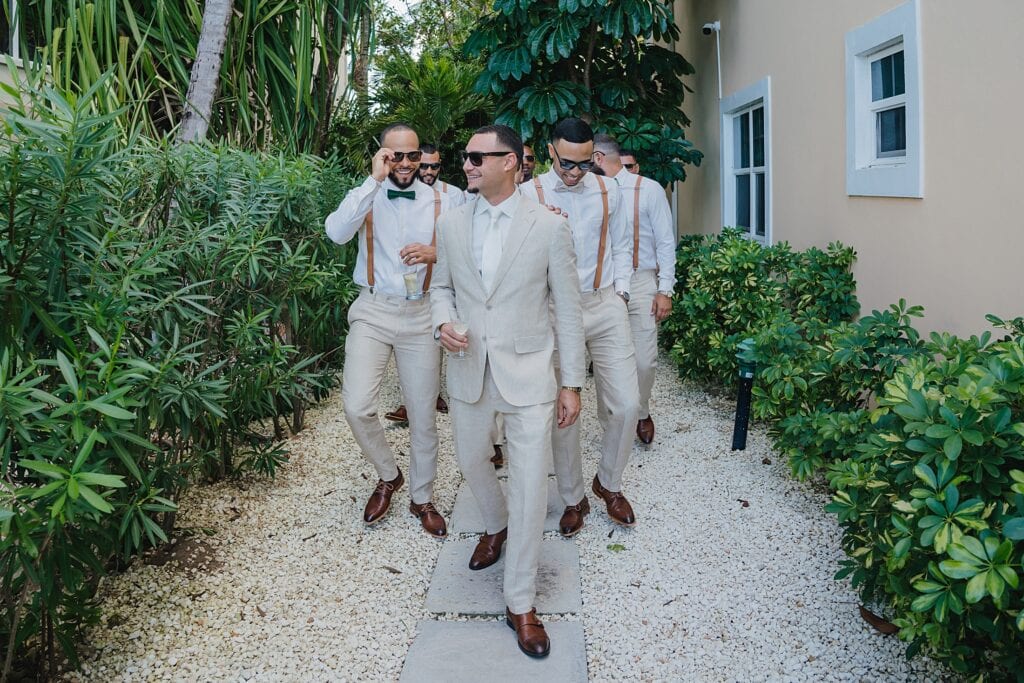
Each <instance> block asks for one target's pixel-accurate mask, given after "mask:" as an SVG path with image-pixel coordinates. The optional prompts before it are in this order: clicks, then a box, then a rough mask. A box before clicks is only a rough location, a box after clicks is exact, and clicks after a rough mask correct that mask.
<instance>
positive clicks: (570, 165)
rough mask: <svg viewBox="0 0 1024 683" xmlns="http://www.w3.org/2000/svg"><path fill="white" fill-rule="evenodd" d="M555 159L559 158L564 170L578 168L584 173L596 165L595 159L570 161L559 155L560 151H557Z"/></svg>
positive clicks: (559, 163)
mask: <svg viewBox="0 0 1024 683" xmlns="http://www.w3.org/2000/svg"><path fill="white" fill-rule="evenodd" d="M555 159H557V160H558V165H559V166H561V167H562V170H563V171H571V170H572V169H574V168H578V169H580V170H581V171H583V172H584V173H586V172H587V171H589V170H590V169H592V168H593V167H594V162H593V161H569V160H568V159H563V158H562V157H560V156H558V152H557V151H556V152H555Z"/></svg>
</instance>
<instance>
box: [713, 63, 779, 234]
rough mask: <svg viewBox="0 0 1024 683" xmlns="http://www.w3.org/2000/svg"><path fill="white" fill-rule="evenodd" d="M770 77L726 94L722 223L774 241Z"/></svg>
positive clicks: (723, 129)
mask: <svg viewBox="0 0 1024 683" xmlns="http://www.w3.org/2000/svg"><path fill="white" fill-rule="evenodd" d="M769 85H770V83H769V79H767V78H765V79H764V80H762V81H760V82H758V83H755V84H754V85H752V86H750V87H749V88H745V89H744V90H741V91H740V92H738V93H736V94H734V95H731V96H729V97H727V98H725V99H723V100H722V104H721V115H722V223H723V225H727V226H735V227H738V228H742V229H743V230H744V231H745V232H746V233H747V235H748V236H749V237H750V238H751V239H755V240H757V241H759V242H765V243H770V242H771V145H770V134H769V133H770V125H769V123H770V117H769V109H770V107H769V90H770V88H769Z"/></svg>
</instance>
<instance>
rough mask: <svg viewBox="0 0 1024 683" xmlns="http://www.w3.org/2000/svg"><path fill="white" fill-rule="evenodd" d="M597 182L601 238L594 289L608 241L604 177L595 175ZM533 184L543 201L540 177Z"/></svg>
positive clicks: (598, 283) (602, 264)
mask: <svg viewBox="0 0 1024 683" xmlns="http://www.w3.org/2000/svg"><path fill="white" fill-rule="evenodd" d="M594 178H596V179H597V184H598V186H599V187H600V188H601V210H602V212H603V214H602V216H601V239H600V241H599V242H598V245H597V272H596V273H594V289H601V270H602V268H603V267H604V250H605V247H606V245H607V242H608V188H606V187H605V186H604V179H603V178H602V177H601V176H599V175H595V176H594ZM533 186H534V187H535V188H536V189H537V200H538V201H539V202H540V203H541V204H543V203H544V188H543V187H542V186H541V184H540V178H534V179H533Z"/></svg>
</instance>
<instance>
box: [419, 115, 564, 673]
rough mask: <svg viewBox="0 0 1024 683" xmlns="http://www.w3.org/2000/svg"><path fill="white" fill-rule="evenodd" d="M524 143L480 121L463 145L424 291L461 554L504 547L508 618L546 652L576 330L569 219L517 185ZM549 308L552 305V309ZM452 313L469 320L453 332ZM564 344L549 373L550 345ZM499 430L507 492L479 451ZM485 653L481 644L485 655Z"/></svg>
mask: <svg viewBox="0 0 1024 683" xmlns="http://www.w3.org/2000/svg"><path fill="white" fill-rule="evenodd" d="M522 156H523V143H522V141H521V140H520V138H519V136H518V135H517V134H516V133H515V131H513V130H512V129H511V128H509V127H508V126H500V125H495V126H484V127H483V128H480V129H478V130H477V131H476V133H475V134H474V135H473V137H472V138H470V140H469V142H468V143H467V145H466V151H464V152H463V155H462V157H463V164H462V170H463V171H464V172H465V173H466V180H467V183H468V185H469V189H470V190H471V191H475V192H476V193H477V195H478V198H477V200H476V201H475V202H469V203H467V204H464V205H463V206H460V207H457V208H455V209H453V210H452V211H450V212H448V213H447V214H445V215H444V216H443V217H442V218H441V222H440V223H439V224H438V231H437V251H438V260H437V288H436V293H435V296H434V297H433V300H432V301H431V307H432V309H433V319H434V325H435V326H436V329H437V333H436V334H437V338H438V341H439V342H440V343H441V345H442V346H443V347H444V348H445V349H447V350H448V351H450V352H452V353H456V352H458V351H460V350H464V351H465V357H463V358H461V359H457V358H454V357H452V358H449V359H448V374H447V377H448V392H449V395H450V396H451V411H452V427H453V432H454V442H455V454H456V456H457V457H458V460H459V467H460V468H461V469H462V473H463V476H465V478H466V483H467V484H468V485H469V488H470V490H471V491H472V493H473V497H474V498H475V499H476V501H477V504H478V506H479V508H480V512H481V514H482V516H483V519H484V522H485V527H486V533H484V534H483V535H482V536H481V537H480V539H479V541H478V542H477V545H476V548H475V549H474V551H473V555H472V557H471V559H470V561H469V568H470V569H473V570H480V569H485V568H487V567H489V566H491V565H493V564H494V563H495V562H497V561H498V559H499V558H500V557H501V552H502V548H503V547H505V546H506V543H507V548H506V551H505V578H504V584H503V593H504V597H505V604H506V606H507V609H506V614H505V623H506V624H508V626H509V627H511V628H512V629H514V630H515V632H516V637H517V641H518V644H519V649H520V650H522V652H523V653H525V654H526V655H528V656H530V657H546V656H547V655H548V653H549V652H550V650H551V644H550V640H549V639H548V636H547V634H546V633H545V631H544V626H543V624H542V623H541V622H540V620H539V619H538V618H537V613H536V610H535V609H534V607H535V602H536V598H537V566H538V561H539V556H540V547H541V540H542V537H543V534H544V513H545V509H546V502H547V474H548V466H549V463H550V462H551V450H550V449H551V435H550V433H551V431H552V426H553V423H557V428H556V429H555V431H559V432H561V431H565V430H566V429H569V428H570V425H571V424H573V423H574V422H575V421H576V418H577V416H578V415H579V409H580V397H579V387H580V385H581V384H582V383H583V378H584V369H583V335H582V332H581V328H582V320H581V317H580V299H579V296H580V295H579V289H578V286H579V285H578V282H577V280H576V275H575V270H576V268H575V262H574V259H573V249H572V241H571V239H572V238H571V236H570V234H569V227H568V226H567V225H566V224H565V221H563V220H562V219H561V218H560V217H557V216H555V215H554V214H552V213H550V212H548V211H545V210H544V208H543V207H541V206H538V205H537V203H536V202H534V201H531V200H529V199H527V198H525V197H523V194H522V193H521V192H520V191H519V190H518V189H517V188H516V184H515V176H516V173H517V171H518V169H519V166H520V164H521V163H522ZM549 310H550V311H551V313H550V315H549ZM452 321H460V322H462V323H463V324H465V325H466V326H467V327H466V329H465V330H464V331H463V333H461V334H460V333H458V332H456V328H455V326H454V325H453V324H452ZM556 338H557V343H558V346H559V349H560V351H561V354H562V371H563V372H562V378H563V380H564V381H565V382H566V383H567V384H570V385H572V386H563V387H561V389H559V388H558V386H557V385H556V383H555V371H554V347H555V341H556ZM497 415H502V416H503V417H504V420H505V429H506V432H507V435H508V452H509V453H508V456H509V477H508V495H507V497H506V495H505V494H504V493H502V490H501V487H500V486H499V484H498V477H497V475H496V474H495V472H494V468H493V467H492V466H491V464H490V463H489V462H488V459H487V456H488V453H489V450H490V446H491V439H490V431H491V428H492V426H493V424H494V420H495V417H496V416H497ZM482 654H485V653H482Z"/></svg>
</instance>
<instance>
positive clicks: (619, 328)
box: [551, 287, 640, 505]
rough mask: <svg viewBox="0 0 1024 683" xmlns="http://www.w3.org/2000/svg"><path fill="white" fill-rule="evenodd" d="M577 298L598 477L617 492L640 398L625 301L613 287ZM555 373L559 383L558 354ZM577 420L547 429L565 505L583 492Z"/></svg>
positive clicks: (627, 454) (619, 488)
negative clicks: (593, 395)
mask: <svg viewBox="0 0 1024 683" xmlns="http://www.w3.org/2000/svg"><path fill="white" fill-rule="evenodd" d="M581 303H582V305H583V329H584V334H585V336H586V346H587V351H588V352H589V353H590V360H591V361H592V362H593V364H594V383H595V385H596V387H597V401H598V420H599V421H600V423H601V426H602V431H603V432H604V435H603V437H602V439H601V461H600V463H599V464H598V467H597V476H598V479H600V481H601V485H602V486H604V487H605V488H606V489H608V490H609V491H621V490H622V473H623V472H624V471H625V469H626V465H627V464H628V463H629V455H630V453H631V452H632V450H633V430H634V428H635V426H636V420H637V411H638V410H639V403H640V397H639V390H638V388H637V379H636V360H635V358H634V355H633V340H632V334H631V332H630V327H629V316H628V314H627V310H626V303H625V302H624V301H623V300H622V299H621V298H620V297H619V296H618V295H616V294H615V292H614V291H613V288H612V287H605V288H603V289H600V290H598V291H596V292H593V293H590V292H587V293H585V294H583V295H582V301H581ZM555 375H556V376H557V377H558V383H559V384H561V373H560V368H559V364H558V354H557V353H556V354H555ZM579 424H580V423H579V421H578V420H577V421H576V424H574V425H572V426H571V427H567V428H565V429H555V430H553V432H552V434H551V441H552V450H553V453H554V465H555V476H556V477H558V493H559V495H561V497H562V501H563V502H564V503H565V504H566V505H576V504H577V503H579V502H580V500H581V499H582V498H583V493H584V482H583V457H582V451H581V448H580V426H579Z"/></svg>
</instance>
